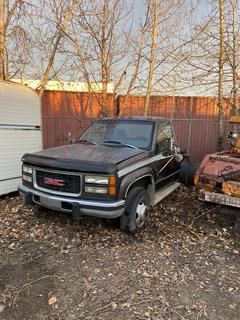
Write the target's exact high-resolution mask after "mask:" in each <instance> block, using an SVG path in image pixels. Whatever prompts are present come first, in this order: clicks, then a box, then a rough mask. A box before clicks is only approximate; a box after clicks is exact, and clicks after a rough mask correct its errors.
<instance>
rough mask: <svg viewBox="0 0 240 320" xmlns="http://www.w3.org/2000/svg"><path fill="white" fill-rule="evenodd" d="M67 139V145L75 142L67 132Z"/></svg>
mask: <svg viewBox="0 0 240 320" xmlns="http://www.w3.org/2000/svg"><path fill="white" fill-rule="evenodd" d="M67 138H68V143H69V144H73V143H74V142H75V139H74V138H72V133H71V132H68V134H67Z"/></svg>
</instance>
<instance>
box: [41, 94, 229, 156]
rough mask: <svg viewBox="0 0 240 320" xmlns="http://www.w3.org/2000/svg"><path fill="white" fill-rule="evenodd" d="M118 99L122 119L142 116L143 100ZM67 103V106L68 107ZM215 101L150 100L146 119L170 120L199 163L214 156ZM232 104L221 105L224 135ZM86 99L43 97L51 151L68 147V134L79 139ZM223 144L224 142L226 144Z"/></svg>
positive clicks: (96, 103)
mask: <svg viewBox="0 0 240 320" xmlns="http://www.w3.org/2000/svg"><path fill="white" fill-rule="evenodd" d="M124 100H125V97H124V96H119V97H118V99H117V103H116V105H117V106H118V110H119V111H120V112H121V115H122V116H136V115H138V116H141V115H143V114H144V103H145V97H144V96H132V95H130V96H129V97H128V98H127V100H126V103H125V106H123V104H124ZM67 102H68V103H67ZM217 104H218V100H217V99H216V98H211V97H168V96H152V97H151V99H150V106H149V112H148V115H149V116H162V117H167V118H169V119H172V121H173V125H174V129H175V131H176V135H177V139H178V143H179V145H180V147H181V148H182V149H187V150H189V151H190V153H191V158H192V160H193V161H200V160H201V159H202V158H203V156H204V155H205V154H207V153H211V152H215V149H216V132H217V113H218V105H217ZM109 106H110V107H109V110H108V111H109V112H108V114H109V116H114V114H115V110H114V107H113V101H112V96H111V95H109ZM93 107H94V117H95V118H98V117H99V114H100V111H101V95H100V94H95V95H94V98H93ZM230 109H231V104H230V102H229V101H227V100H226V101H225V102H224V133H225V135H226V133H227V131H228V128H229V125H228V117H229V114H230ZM89 117H90V111H89V95H88V94H87V93H63V92H58V91H55V92H53V91H47V92H45V94H44V96H43V133H44V136H43V143H44V147H45V148H47V147H52V146H56V145H62V144H66V143H68V133H69V132H71V133H72V136H73V137H78V136H79V135H80V134H81V133H82V132H83V130H85V128H86V127H87V126H88V125H89V123H90V118H89ZM225 143H226V141H225Z"/></svg>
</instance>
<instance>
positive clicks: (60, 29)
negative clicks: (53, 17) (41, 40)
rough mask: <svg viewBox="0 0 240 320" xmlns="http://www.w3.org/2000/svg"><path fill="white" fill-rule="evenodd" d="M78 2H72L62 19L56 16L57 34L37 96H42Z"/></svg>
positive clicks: (74, 0)
mask: <svg viewBox="0 0 240 320" xmlns="http://www.w3.org/2000/svg"><path fill="white" fill-rule="evenodd" d="M78 2H79V0H72V2H71V3H70V5H69V6H68V8H67V9H66V13H65V14H64V17H63V18H62V19H61V18H60V17H59V16H57V20H59V23H58V24H57V33H56V35H55V39H54V43H53V46H52V50H51V53H50V56H49V59H48V63H47V66H46V69H45V71H44V74H43V79H42V81H41V85H40V88H39V95H40V96H42V94H43V92H44V89H45V86H46V84H47V82H48V80H49V74H50V71H51V69H52V67H53V64H54V60H55V56H56V52H57V50H58V48H59V44H60V41H61V39H62V38H63V36H64V35H65V32H66V28H67V26H68V24H69V21H70V19H71V17H72V13H73V10H74V8H75V6H76V4H77V3H78Z"/></svg>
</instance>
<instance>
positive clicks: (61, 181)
mask: <svg viewBox="0 0 240 320" xmlns="http://www.w3.org/2000/svg"><path fill="white" fill-rule="evenodd" d="M36 185H37V187H40V188H42V189H47V190H52V191H53V192H63V193H72V194H76V195H79V194H80V192H81V177H80V176H79V175H73V174H68V173H56V172H48V171H42V170H36Z"/></svg>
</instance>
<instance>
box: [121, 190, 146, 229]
mask: <svg viewBox="0 0 240 320" xmlns="http://www.w3.org/2000/svg"><path fill="white" fill-rule="evenodd" d="M149 209H150V201H149V195H148V193H147V191H146V190H145V189H144V188H140V187H136V188H134V189H132V190H131V191H130V192H129V194H128V196H127V199H126V208H125V213H124V214H123V216H122V217H121V218H120V229H122V230H124V231H129V232H131V233H134V232H136V231H137V230H139V229H141V228H143V227H144V226H145V224H146V223H147V219H148V213H149Z"/></svg>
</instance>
